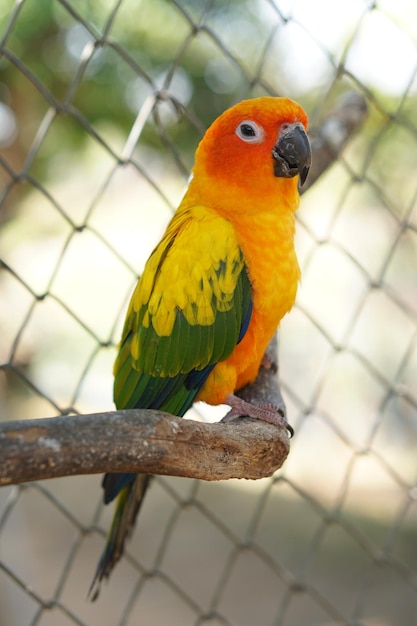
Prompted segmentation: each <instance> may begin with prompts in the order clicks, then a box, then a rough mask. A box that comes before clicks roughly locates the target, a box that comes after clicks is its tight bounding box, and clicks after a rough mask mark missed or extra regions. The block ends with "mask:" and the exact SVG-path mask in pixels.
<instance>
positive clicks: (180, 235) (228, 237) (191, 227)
mask: <svg viewBox="0 0 417 626" xmlns="http://www.w3.org/2000/svg"><path fill="white" fill-rule="evenodd" d="M250 311H251V287H250V282H249V278H248V274H247V270H246V266H245V262H244V258H243V254H242V251H241V249H240V247H239V245H238V242H237V239H236V235H235V232H234V229H233V227H232V225H231V224H230V223H229V222H228V221H227V220H225V219H223V218H221V217H219V216H218V215H217V214H216V213H214V212H211V211H209V210H207V209H204V208H203V207H193V208H192V209H189V210H183V211H180V212H177V214H176V215H175V216H174V218H173V220H172V221H171V223H170V225H169V227H168V229H167V231H166V233H165V236H164V238H163V239H162V241H161V243H160V244H159V245H158V247H157V248H156V249H155V250H154V252H153V253H152V255H151V257H150V259H149V261H148V263H147V264H146V266H145V269H144V272H143V275H142V277H141V280H140V281H139V283H138V285H137V287H136V289H135V292H134V294H133V296H132V300H131V302H130V307H129V311H128V315H127V318H126V323H125V327H124V331H123V335H122V341H121V344H120V348H119V354H118V357H117V359H116V363H115V384H114V399H115V403H116V406H117V408H132V407H143V408H159V409H163V410H167V411H170V412H171V413H174V414H178V415H183V414H184V413H185V411H186V410H187V409H188V408H189V406H190V405H191V404H192V402H193V400H194V398H195V396H196V395H197V393H198V391H199V389H200V388H201V386H202V385H203V384H204V381H205V379H206V377H207V376H208V374H209V373H210V371H211V369H212V368H213V367H214V365H215V364H216V363H218V362H219V361H221V360H224V359H226V358H227V357H228V356H229V355H230V354H231V353H232V352H233V349H234V348H235V346H236V344H237V343H238V341H239V340H240V339H241V336H242V332H243V333H244V331H245V330H246V328H247V324H248V322H249V318H250Z"/></svg>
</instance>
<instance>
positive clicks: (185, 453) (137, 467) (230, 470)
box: [0, 409, 289, 486]
mask: <svg viewBox="0 0 417 626" xmlns="http://www.w3.org/2000/svg"><path fill="white" fill-rule="evenodd" d="M0 447H1V451H2V452H1V454H2V461H1V465H0V486H5V485H10V484H17V483H21V482H27V481H33V480H42V479H45V478H56V477H58V476H73V475H78V474H97V473H104V472H137V473H145V474H162V475H170V476H185V477H188V478H200V479H203V480H224V479H227V478H252V479H256V478H262V477H264V476H270V475H271V474H273V472H274V471H275V470H276V469H278V468H279V467H281V465H282V463H283V462H284V460H285V458H286V456H287V454H288V451H289V440H288V435H287V433H286V432H285V431H283V430H281V429H279V428H277V427H276V426H273V425H271V424H267V423H266V422H260V421H257V420H251V419H246V418H244V419H240V420H237V421H235V422H232V423H228V424H226V423H221V422H220V423H215V424H205V423H201V422H196V421H193V420H187V419H181V418H179V417H174V416H172V415H169V414H167V413H162V412H159V411H152V410H143V409H142V410H139V409H134V410H127V411H114V412H109V413H97V414H92V415H76V416H72V417H54V418H49V419H37V420H22V421H16V422H9V423H6V424H2V425H1V430H0Z"/></svg>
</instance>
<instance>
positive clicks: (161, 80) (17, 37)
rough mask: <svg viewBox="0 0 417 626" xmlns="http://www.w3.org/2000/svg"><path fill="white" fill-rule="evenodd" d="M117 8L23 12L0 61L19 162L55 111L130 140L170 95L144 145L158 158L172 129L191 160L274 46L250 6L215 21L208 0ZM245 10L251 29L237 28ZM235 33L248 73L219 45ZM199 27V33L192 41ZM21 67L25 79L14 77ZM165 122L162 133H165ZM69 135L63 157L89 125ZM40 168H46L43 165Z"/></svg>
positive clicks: (84, 5) (53, 6)
mask: <svg viewBox="0 0 417 626" xmlns="http://www.w3.org/2000/svg"><path fill="white" fill-rule="evenodd" d="M8 4H9V7H8V8H6V7H5V6H4V5H3V9H2V10H0V33H4V32H6V29H7V25H8V24H9V21H10V18H11V16H12V15H16V14H17V12H16V9H15V6H14V3H12V2H8ZM209 4H210V3H209ZM119 5H120V3H119V2H116V3H113V7H111V6H109V3H108V2H106V1H104V0H94V1H90V2H85V1H81V0H74V1H72V2H64V1H62V2H57V1H56V0H43V1H42V5H40V4H39V3H37V2H31V1H26V2H24V3H22V5H21V8H20V11H19V12H18V19H16V20H15V21H14V23H13V24H12V27H11V28H10V32H9V34H8V37H7V38H6V40H5V41H4V50H5V51H6V53H5V54H4V56H3V57H0V59H1V60H0V99H1V100H3V101H4V102H5V103H6V104H7V105H8V106H10V108H11V109H12V110H13V111H14V113H15V115H16V117H17V118H18V119H19V136H18V144H19V145H15V146H14V147H13V149H14V150H15V151H16V150H17V151H19V146H20V150H21V152H22V155H23V154H24V153H26V152H27V149H28V146H29V145H30V144H31V141H32V140H33V135H34V131H33V128H34V127H35V125H39V122H40V121H41V120H42V117H43V116H44V114H45V112H46V110H47V109H48V107H49V105H50V104H52V105H53V106H54V104H55V103H56V104H57V108H58V107H62V109H63V110H64V111H66V110H70V111H71V110H74V109H75V110H76V111H77V113H79V114H80V115H81V116H82V117H83V118H84V119H85V120H86V121H87V123H88V124H90V125H92V126H93V127H97V126H100V124H105V123H110V124H111V125H112V126H113V127H115V128H116V129H117V130H120V131H121V132H122V133H123V135H124V136H127V134H128V132H129V130H130V128H131V126H132V124H133V122H134V120H135V117H136V115H137V113H138V111H139V109H140V107H141V106H142V104H143V103H144V101H145V100H146V98H147V97H148V96H149V95H151V94H155V93H158V92H162V94H164V93H166V92H168V93H169V99H168V102H161V103H160V104H159V105H158V107H157V115H156V116H155V118H154V122H155V123H154V124H147V125H146V128H145V130H144V134H143V136H142V142H144V143H145V145H149V146H152V147H154V148H156V149H160V148H161V142H160V139H159V137H160V135H161V133H163V132H166V129H168V132H169V133H170V138H171V140H174V141H175V143H176V145H178V148H179V150H180V151H184V152H185V153H186V154H187V155H188V156H189V158H190V159H192V154H193V151H194V149H195V145H196V142H197V141H198V138H199V137H200V135H201V132H202V131H203V130H204V127H206V126H207V125H208V124H209V123H210V122H211V121H212V120H213V119H214V118H215V117H216V115H217V114H218V113H220V112H221V111H222V110H224V109H225V108H227V107H228V106H229V105H231V104H232V103H234V102H235V101H236V100H237V99H239V98H242V97H244V96H246V95H248V92H249V90H250V85H249V82H248V79H247V78H248V76H249V74H250V69H251V66H252V69H253V67H254V66H255V64H256V57H257V54H256V52H257V49H258V53H259V43H262V42H263V41H264V40H265V39H266V37H267V33H266V24H265V22H264V21H263V20H262V18H261V17H259V16H257V15H256V12H253V11H252V12H251V11H250V6H251V2H250V1H249V0H238V1H237V2H236V1H235V2H229V1H228V0H222V1H220V2H217V3H216V4H215V6H214V7H212V8H211V9H210V12H209V14H208V13H207V7H206V5H207V2H206V1H204V0H197V1H192V0H189V1H187V2H182V3H181V5H178V6H176V4H175V3H174V2H171V1H169V2H168V1H167V0H153V2H140V1H139V2H138V1H137V0H127V1H126V2H123V3H122V4H121V5H120V6H119ZM242 5H245V11H244V13H245V14H247V13H248V11H249V12H250V13H251V15H252V17H253V20H252V21H248V20H247V19H246V20H245V21H244V22H243V21H242V20H239V15H240V14H241V13H242ZM232 24H233V33H234V39H233V41H234V46H235V47H236V50H239V56H240V58H241V59H243V63H246V62H247V67H244V66H243V65H240V66H239V64H240V63H242V61H241V60H239V61H236V60H235V59H234V57H233V52H231V53H229V52H226V51H225V50H224V49H222V43H221V40H220V38H218V37H219V31H220V30H223V31H225V30H227V29H230V28H231V27H232V26H231V25H232ZM197 27H198V28H199V29H201V30H200V32H199V35H198V37H195V32H196V28H197ZM226 35H227V33H226ZM236 58H237V54H236ZM16 60H17V63H19V64H21V65H20V67H19V69H21V70H22V68H23V71H16ZM27 72H29V73H30V75H31V76H33V77H34V79H35V80H36V81H37V82H38V83H39V85H40V86H41V89H43V90H44V93H43V94H42V93H40V91H39V87H36V86H34V84H33V79H31V78H30V77H29V78H28V76H27ZM46 94H49V95H50V98H49V100H50V101H49V103H48V98H46V97H45V95H46ZM171 98H172V100H171ZM163 99H164V97H162V100H163ZM183 107H186V109H187V117H188V118H189V120H191V122H192V125H191V126H192V128H191V132H190V125H189V124H185V125H183V124H181V123H178V122H180V121H181V118H182V113H183V111H184V109H183ZM158 114H159V115H158ZM158 116H159V117H160V119H161V122H163V124H162V123H161V124H158ZM71 128H72V130H71V132H66V133H63V134H62V137H61V139H60V140H61V141H62V144H61V145H60V147H61V149H68V148H70V149H71V148H76V147H77V146H79V145H80V143H81V142H83V141H84V140H85V138H86V133H85V129H84V128H83V126H82V125H80V124H73V125H72V127H71ZM44 157H45V160H46V159H47V158H49V157H50V154H44ZM21 160H22V156H21V158H20V159H18V158H16V159H14V158H13V157H12V158H11V163H12V166H13V164H15V165H16V167H18V162H19V161H21ZM35 167H36V168H39V167H40V168H42V159H41V160H39V159H37V161H36V166H35ZM35 172H36V173H37V174H39V171H38V170H37V169H36V170H35Z"/></svg>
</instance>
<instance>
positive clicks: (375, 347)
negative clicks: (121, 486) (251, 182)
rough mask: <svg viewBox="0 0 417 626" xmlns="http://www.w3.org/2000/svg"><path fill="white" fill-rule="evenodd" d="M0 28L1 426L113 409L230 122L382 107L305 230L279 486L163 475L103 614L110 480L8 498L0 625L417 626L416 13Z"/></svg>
mask: <svg viewBox="0 0 417 626" xmlns="http://www.w3.org/2000/svg"><path fill="white" fill-rule="evenodd" d="M0 20H1V32H0V37H1V39H0V53H1V61H0V72H1V74H0V97H1V101H0V147H1V153H0V182H1V195H0V207H1V212H0V219H1V230H0V254H1V265H0V268H1V272H0V302H1V306H0V325H1V329H2V332H1V334H2V340H1V345H0V351H1V356H0V361H1V370H0V385H1V387H0V389H1V397H0V402H1V409H2V410H1V413H2V415H3V419H21V418H28V417H33V418H36V417H49V416H53V415H57V414H62V415H70V414H73V413H84V412H93V411H100V410H106V409H110V408H112V398H111V391H112V377H111V369H112V361H113V359H114V355H115V346H116V344H117V341H118V337H119V335H120V331H121V324H122V321H123V316H124V312H125V309H126V304H127V300H128V298H129V295H130V292H131V289H132V286H133V284H134V282H135V281H136V279H137V276H138V274H139V273H140V270H141V267H143V263H144V261H145V260H146V258H147V256H148V254H149V253H150V251H151V249H152V247H153V245H154V244H155V243H156V241H157V240H158V237H159V235H160V234H161V232H162V229H163V226H164V224H165V223H166V222H167V221H168V218H169V216H170V214H171V213H172V210H173V209H174V207H175V206H176V203H177V202H178V199H179V198H180V196H181V191H182V187H183V186H184V184H185V183H186V179H187V176H188V173H189V170H190V167H191V165H192V155H193V151H194V149H195V146H196V144H197V142H198V139H199V138H200V137H201V135H202V133H203V132H204V129H205V128H206V127H207V125H208V124H209V123H210V122H211V121H212V120H213V119H214V118H215V117H216V116H217V115H218V114H219V113H220V112H221V111H222V110H224V109H225V108H227V106H229V105H230V104H231V103H233V102H235V101H237V100H239V99H241V98H244V97H252V96H256V95H265V94H279V95H288V96H290V97H293V98H295V99H297V100H299V101H300V102H301V103H302V104H303V105H304V106H305V108H306V109H307V111H308V113H309V115H310V119H311V125H312V132H313V134H314V129H315V128H317V127H319V126H320V124H321V123H322V121H323V120H325V119H326V115H327V114H328V112H329V110H330V109H331V108H332V106H333V105H334V103H335V102H336V101H337V98H338V97H339V96H340V95H341V94H344V93H345V92H347V91H349V90H355V91H357V92H360V93H362V94H363V95H364V96H365V98H366V100H367V104H368V107H369V116H368V119H367V121H366V123H365V124H364V126H363V127H362V129H361V130H360V132H359V133H358V134H357V135H355V137H353V138H351V140H350V142H349V144H348V147H347V149H346V150H345V151H344V152H343V155H342V157H341V158H340V159H339V160H338V162H337V163H336V164H334V165H333V167H332V168H331V169H330V170H329V171H328V172H327V173H326V174H325V175H324V176H323V178H322V180H320V181H319V182H318V183H316V184H315V185H314V187H313V188H312V189H311V190H309V191H308V192H307V193H306V194H305V196H304V197H303V201H302V206H301V209H300V210H299V212H298V227H297V228H298V230H297V250H298V255H299V260H300V264H301V267H302V274H303V279H302V283H301V286H300V289H299V294H298V299H297V304H296V306H295V308H294V310H293V311H292V313H291V314H290V315H289V316H287V318H285V320H284V321H283V323H282V327H281V333H280V377H281V383H282V388H283V393H284V395H285V399H286V402H287V408H288V413H289V416H290V422H291V423H292V424H293V426H294V427H295V431H296V436H295V438H294V440H293V442H292V449H291V453H290V456H289V458H288V460H287V462H286V463H285V466H284V468H283V469H282V470H281V471H280V472H278V473H277V474H276V475H275V476H274V477H273V478H271V479H265V480H261V481H257V482H255V483H246V482H244V481H230V482H227V483H222V484H211V483H198V482H195V481H188V480H183V479H168V478H166V479H165V478H164V479H162V478H158V479H157V480H155V481H154V485H153V487H152V489H151V490H150V493H149V495H148V496H147V499H146V503H145V505H144V507H143V511H142V512H141V515H140V518H139V520H138V524H137V528H136V531H135V533H134V536H133V537H132V539H131V541H130V543H129V545H128V549H127V553H126V555H125V557H124V558H123V560H122V561H121V563H120V564H119V565H118V567H117V568H116V570H115V571H114V573H113V574H112V577H111V579H110V582H109V584H108V585H106V586H105V588H104V589H103V591H102V594H101V597H100V600H99V601H98V602H97V603H95V604H91V603H89V602H87V601H86V593H87V590H88V587H89V583H90V582H91V578H92V575H93V573H94V569H95V564H96V561H97V558H98V556H99V553H100V551H101V548H102V545H103V541H104V535H105V531H106V529H107V528H108V525H109V521H110V516H111V510H110V508H109V507H103V506H102V504H101V501H100V499H101V494H100V488H99V480H100V479H99V477H96V476H91V477H79V478H78V477H77V478H67V479H55V480H51V481H46V482H44V483H36V484H28V485H22V486H19V487H4V488H3V489H2V490H1V491H0V581H1V582H0V623H1V624H5V625H6V624H7V625H8V626H13V625H18V626H21V625H23V624H28V625H29V624H30V625H32V626H35V625H36V626H47V625H52V624H53V625H54V626H57V625H58V626H60V625H62V626H67V625H70V624H79V625H83V626H85V625H87V624H88V625H95V624H100V625H103V626H105V625H107V624H108V625H114V624H120V625H124V626H127V625H130V626H132V625H133V624H139V623H140V624H146V625H147V626H152V625H153V624H155V625H160V624H162V623H166V624H170V625H172V626H176V625H178V626H179V625H181V626H185V625H186V624H190V625H195V626H197V625H200V624H207V625H210V626H216V625H228V626H229V625H230V626H231V625H233V626H245V625H248V626H253V625H254V624H256V625H257V626H263V625H265V626H278V625H282V626H298V625H300V626H301V625H305V624H327V625H329V624H338V625H339V624H340V625H349V626H353V625H361V626H365V625H366V626H391V625H392V626H394V625H401V626H406V625H410V626H411V625H412V624H414V625H415V624H416V623H417V574H416V563H417V548H416V546H417V541H416V521H417V507H416V500H417V484H416V460H415V459H416V455H415V449H416V444H417V392H416V375H417V281H416V267H417V232H416V231H417V221H416V202H417V181H416V177H415V176H414V175H413V174H414V172H415V171H416V168H417V116H416V113H415V111H416V105H417V29H416V24H417V15H416V8H415V6H414V4H413V3H410V2H406V1H405V0H403V1H399V2H396V3H395V5H394V3H392V2H390V1H389V0H385V1H381V2H368V1H364V0H356V1H354V2H343V3H332V2H330V1H326V0H321V1H320V2H315V3H309V2H308V0H275V2H274V1H273V0H270V1H268V0H257V1H256V2H250V1H249V0H248V1H243V0H239V1H236V2H228V1H227V0H223V1H220V0H219V1H217V2H216V1H214V0H212V1H210V0H207V1H204V0H198V1H195V2H192V1H191V0H165V1H164V0H153V1H151V0H142V1H141V2H133V1H132V0H118V1H116V2H111V3H104V2H97V3H94V2H79V1H75V0H72V1H69V0H49V1H48V2H45V3H43V5H42V8H40V6H39V3H36V2H34V1H33V0H20V1H16V2H11V1H9V0H6V1H5V2H3V4H2V8H1V9H0ZM201 414H203V415H204V417H205V419H215V418H217V416H218V415H219V413H218V412H216V411H213V412H212V413H208V412H204V408H203V409H201ZM194 416H195V414H194Z"/></svg>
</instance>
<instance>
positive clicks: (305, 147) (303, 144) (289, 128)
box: [272, 122, 311, 187]
mask: <svg viewBox="0 0 417 626" xmlns="http://www.w3.org/2000/svg"><path fill="white" fill-rule="evenodd" d="M272 158H273V162H274V175H275V176H277V177H283V178H293V177H294V176H297V174H298V175H299V177H300V179H299V180H300V186H301V187H302V186H303V185H304V183H305V182H306V179H307V176H308V172H309V170H310V165H311V146H310V142H309V140H308V137H307V133H306V131H305V130H304V126H303V125H302V124H301V123H300V122H296V123H295V124H283V126H282V127H281V130H280V132H279V136H278V141H277V143H276V144H275V146H274V147H273V149H272Z"/></svg>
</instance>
